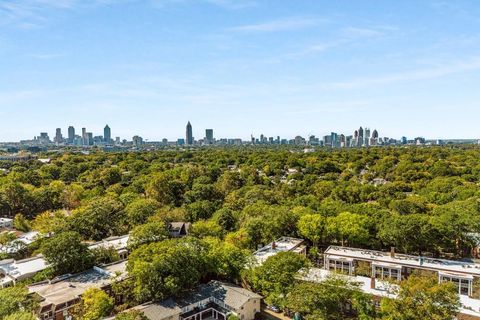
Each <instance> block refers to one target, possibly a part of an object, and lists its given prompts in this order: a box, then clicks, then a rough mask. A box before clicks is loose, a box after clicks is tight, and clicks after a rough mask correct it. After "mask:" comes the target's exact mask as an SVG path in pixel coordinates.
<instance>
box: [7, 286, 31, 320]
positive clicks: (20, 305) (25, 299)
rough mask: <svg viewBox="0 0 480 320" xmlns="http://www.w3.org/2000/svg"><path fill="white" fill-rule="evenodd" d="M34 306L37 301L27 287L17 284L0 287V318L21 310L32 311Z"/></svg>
mask: <svg viewBox="0 0 480 320" xmlns="http://www.w3.org/2000/svg"><path fill="white" fill-rule="evenodd" d="M34 307H35V303H34V301H33V300H32V299H31V298H30V296H29V293H28V289H27V288H26V287H23V286H16V287H10V288H5V289H0V319H5V318H6V317H7V316H9V315H12V314H15V313H17V312H18V311H19V310H24V311H25V312H28V311H31V310H33V309H34Z"/></svg>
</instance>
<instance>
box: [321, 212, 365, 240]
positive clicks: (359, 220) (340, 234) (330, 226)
mask: <svg viewBox="0 0 480 320" xmlns="http://www.w3.org/2000/svg"><path fill="white" fill-rule="evenodd" d="M367 224H368V217H366V216H364V215H361V214H357V213H350V212H342V213H340V214H339V215H338V216H336V217H329V218H328V219H327V232H328V233H329V235H330V236H331V237H333V238H334V239H335V240H336V241H338V242H340V243H341V244H342V246H344V245H347V244H348V245H352V244H361V243H365V242H367V240H368V238H369V236H370V235H369V231H368V227H367Z"/></svg>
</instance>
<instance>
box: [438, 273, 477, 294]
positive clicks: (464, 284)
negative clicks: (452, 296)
mask: <svg viewBox="0 0 480 320" xmlns="http://www.w3.org/2000/svg"><path fill="white" fill-rule="evenodd" d="M440 281H441V282H452V283H453V284H454V285H455V287H457V289H458V293H459V294H461V295H464V296H468V295H469V294H470V287H471V280H468V279H461V278H455V277H451V276H444V275H442V276H441V278H440Z"/></svg>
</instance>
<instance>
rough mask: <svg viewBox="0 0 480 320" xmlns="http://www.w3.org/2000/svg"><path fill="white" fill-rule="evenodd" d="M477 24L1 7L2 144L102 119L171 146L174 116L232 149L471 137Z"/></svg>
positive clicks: (440, 15)
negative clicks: (356, 137) (337, 140)
mask: <svg viewBox="0 0 480 320" xmlns="http://www.w3.org/2000/svg"><path fill="white" fill-rule="evenodd" d="M126 12H128V14H125V13H126ZM478 16H480V7H479V6H478V5H477V3H476V2H474V1H469V0H461V1H455V3H453V2H445V1H440V0H427V1H422V2H421V3H419V2H418V1H412V0H409V1H401V2H394V3H384V2H381V3H378V1H371V0H366V1H361V2H353V1H345V2H344V1H340V2H338V3H337V2H331V1H325V0H320V1H316V0H315V1H313V0H299V1H298V2H297V1H295V2H284V3H282V4H281V5H275V4H272V3H270V2H267V1H260V0H246V1H242V2H241V3H240V2H238V1H233V0H222V1H217V0H199V1H193V0H183V1H172V0H165V1H134V0H132V1H100V0H91V1H90V0H89V1H79V0H68V1H54V0H41V1H40V0H15V1H13V0H5V1H2V2H1V3H0V21H2V22H1V23H0V30H1V31H2V33H1V36H0V61H4V62H8V63H4V64H2V65H1V71H2V72H1V73H2V76H0V126H1V128H2V129H1V130H0V140H1V141H11V140H20V139H30V138H31V137H32V136H34V135H37V134H38V132H41V131H44V130H46V129H47V128H56V127H58V126H60V125H63V124H64V123H78V124H80V125H79V126H78V127H79V128H81V127H82V126H87V127H90V128H92V131H98V132H101V130H102V128H103V125H104V124H105V123H107V122H108V123H109V124H110V125H111V126H112V127H115V128H117V131H116V135H120V136H123V137H132V136H134V135H140V136H142V137H145V139H150V140H155V139H159V138H161V137H166V138H168V139H175V138H177V137H178V136H179V133H178V128H181V127H184V126H185V122H186V120H188V119H190V120H191V121H192V123H193V122H195V126H196V127H197V128H209V127H213V128H215V131H216V133H217V134H218V136H234V137H239V138H242V139H248V137H249V136H250V134H252V133H253V134H254V135H259V134H260V133H264V134H265V135H267V136H276V135H281V136H295V135H297V134H299V135H302V136H308V135H309V134H315V135H322V134H325V133H328V132H329V131H332V130H335V131H338V132H349V130H350V129H351V128H354V127H357V126H358V123H368V124H370V126H371V127H376V128H382V132H384V133H385V135H388V136H394V137H400V136H402V135H406V136H409V137H413V136H418V135H422V136H425V137H428V138H432V139H436V138H477V137H478V136H479V134H478V133H477V132H476V128H477V123H476V122H477V121H476V119H478V118H479V117H480V106H479V102H478V101H480V92H479V91H478V90H477V88H476V87H477V83H478V82H479V81H480V74H479V72H478V70H480V42H479V41H478V37H479V36H478V32H477V30H479V27H480V20H479V19H478ZM446 19H448V21H449V23H448V28H445V20H446ZM64 130H65V129H64ZM194 135H198V133H194Z"/></svg>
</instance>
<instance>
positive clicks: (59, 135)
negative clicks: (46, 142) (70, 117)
mask: <svg viewBox="0 0 480 320" xmlns="http://www.w3.org/2000/svg"><path fill="white" fill-rule="evenodd" d="M54 142H55V143H62V142H63V136H62V129H60V128H57V130H56V131H55V139H54Z"/></svg>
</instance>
